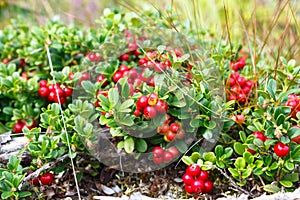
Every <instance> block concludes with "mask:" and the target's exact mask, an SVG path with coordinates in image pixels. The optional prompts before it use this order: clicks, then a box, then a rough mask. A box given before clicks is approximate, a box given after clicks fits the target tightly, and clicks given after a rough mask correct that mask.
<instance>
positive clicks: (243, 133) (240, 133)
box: [239, 131, 247, 143]
mask: <svg viewBox="0 0 300 200" xmlns="http://www.w3.org/2000/svg"><path fill="white" fill-rule="evenodd" d="M239 135H240V138H241V141H242V142H243V143H245V142H246V139H247V136H246V133H245V132H244V131H240V132H239Z"/></svg>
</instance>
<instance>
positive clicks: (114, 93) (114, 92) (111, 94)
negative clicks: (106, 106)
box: [108, 88, 120, 107]
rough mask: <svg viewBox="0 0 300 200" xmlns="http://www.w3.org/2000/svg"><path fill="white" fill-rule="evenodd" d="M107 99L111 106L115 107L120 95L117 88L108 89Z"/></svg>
mask: <svg viewBox="0 0 300 200" xmlns="http://www.w3.org/2000/svg"><path fill="white" fill-rule="evenodd" d="M108 99H109V101H110V102H111V105H112V106H113V107H116V105H118V103H119V101H120V95H119V92H118V89H117V88H110V89H109V91H108Z"/></svg>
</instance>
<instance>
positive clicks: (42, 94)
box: [38, 86, 49, 97]
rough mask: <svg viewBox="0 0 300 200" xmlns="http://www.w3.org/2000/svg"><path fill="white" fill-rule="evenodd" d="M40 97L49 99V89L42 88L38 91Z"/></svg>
mask: <svg viewBox="0 0 300 200" xmlns="http://www.w3.org/2000/svg"><path fill="white" fill-rule="evenodd" d="M38 92H39V95H40V97H47V96H48V95H49V89H48V87H45V86H42V87H40V89H39V90H38Z"/></svg>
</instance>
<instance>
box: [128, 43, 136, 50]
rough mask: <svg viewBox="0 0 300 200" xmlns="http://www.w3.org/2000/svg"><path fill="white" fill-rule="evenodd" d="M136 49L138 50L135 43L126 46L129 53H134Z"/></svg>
mask: <svg viewBox="0 0 300 200" xmlns="http://www.w3.org/2000/svg"><path fill="white" fill-rule="evenodd" d="M137 48H138V46H137V44H136V43H135V42H130V43H129V44H128V50H129V51H135V50H137Z"/></svg>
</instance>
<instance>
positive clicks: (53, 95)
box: [48, 92, 56, 101]
mask: <svg viewBox="0 0 300 200" xmlns="http://www.w3.org/2000/svg"><path fill="white" fill-rule="evenodd" d="M55 97H56V94H55V92H50V93H49V95H48V100H49V101H54V98H55Z"/></svg>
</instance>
